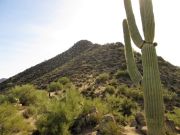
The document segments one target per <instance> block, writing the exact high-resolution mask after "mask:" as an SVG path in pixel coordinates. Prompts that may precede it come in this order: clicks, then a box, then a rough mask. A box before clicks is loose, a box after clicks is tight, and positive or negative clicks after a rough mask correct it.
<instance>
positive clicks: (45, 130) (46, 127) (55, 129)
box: [36, 109, 68, 135]
mask: <svg viewBox="0 0 180 135" xmlns="http://www.w3.org/2000/svg"><path fill="white" fill-rule="evenodd" d="M67 123H68V120H67V118H66V115H65V113H64V112H63V110H61V109H59V111H57V112H49V113H48V114H44V115H42V116H41V117H40V118H39V119H38V121H37V123H36V124H37V128H38V130H39V132H40V133H41V134H43V135H64V134H63V132H64V126H65V125H66V124H67Z"/></svg>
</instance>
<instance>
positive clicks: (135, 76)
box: [123, 19, 142, 84]
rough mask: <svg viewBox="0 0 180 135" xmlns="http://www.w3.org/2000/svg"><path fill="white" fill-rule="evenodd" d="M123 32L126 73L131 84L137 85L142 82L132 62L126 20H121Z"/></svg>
mask: <svg viewBox="0 0 180 135" xmlns="http://www.w3.org/2000/svg"><path fill="white" fill-rule="evenodd" d="M123 31H124V42H125V58H126V63H127V69H128V73H129V76H130V78H131V80H132V81H133V83H135V84H138V83H139V82H140V81H141V80H142V76H141V74H140V72H139V71H138V68H137V66H136V63H135V60H134V56H133V51H132V47H131V39H130V35H129V28H128V24H127V20H126V19H124V20H123Z"/></svg>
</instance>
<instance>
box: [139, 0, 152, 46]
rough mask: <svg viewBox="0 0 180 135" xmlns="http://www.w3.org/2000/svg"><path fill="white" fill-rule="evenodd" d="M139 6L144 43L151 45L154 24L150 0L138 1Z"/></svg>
mask: <svg viewBox="0 0 180 135" xmlns="http://www.w3.org/2000/svg"><path fill="white" fill-rule="evenodd" d="M139 5H140V13H141V20H142V25H143V32H144V37H145V41H146V42H150V43H153V41H154V35H155V22H154V13H153V5H152V0H139Z"/></svg>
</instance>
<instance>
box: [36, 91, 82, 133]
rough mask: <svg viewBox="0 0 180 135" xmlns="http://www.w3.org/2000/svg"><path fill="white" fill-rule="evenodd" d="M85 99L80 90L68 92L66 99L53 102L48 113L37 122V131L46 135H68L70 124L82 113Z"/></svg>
mask: <svg viewBox="0 0 180 135" xmlns="http://www.w3.org/2000/svg"><path fill="white" fill-rule="evenodd" d="M83 100H84V99H83V97H82V96H81V95H80V93H79V92H78V90H76V89H70V90H67V91H66V93H65V95H64V98H63V99H61V100H60V101H59V100H52V101H51V105H50V106H49V108H48V113H44V114H42V115H41V116H40V117H39V119H38V120H37V123H36V125H37V129H38V130H39V131H40V133H41V134H45V135H49V134H50V135H68V134H70V133H69V127H70V124H71V123H73V121H74V119H75V118H76V117H77V116H78V115H79V114H80V113H81V111H82V105H83Z"/></svg>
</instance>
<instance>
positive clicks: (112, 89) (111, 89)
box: [104, 85, 116, 95]
mask: <svg viewBox="0 0 180 135" xmlns="http://www.w3.org/2000/svg"><path fill="white" fill-rule="evenodd" d="M115 90H116V89H115V87H114V86H110V85H107V86H106V88H105V90H104V92H105V93H108V94H110V95H112V94H114V93H115Z"/></svg>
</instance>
